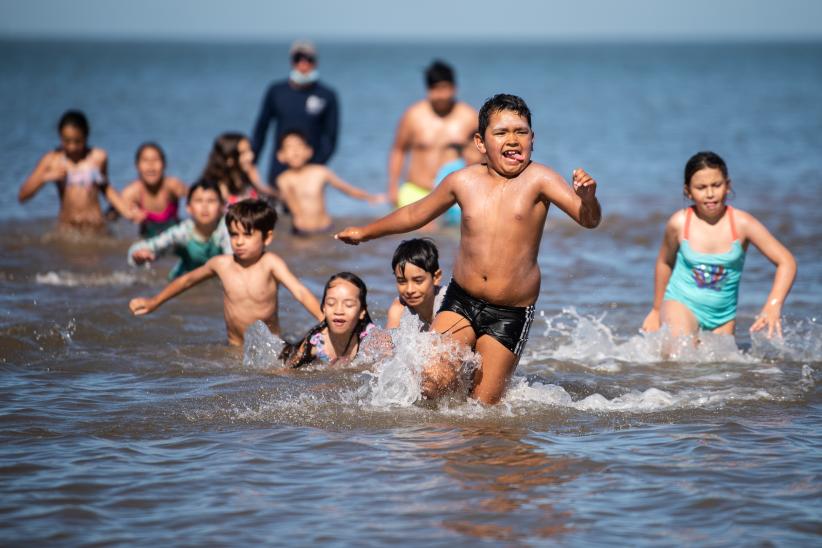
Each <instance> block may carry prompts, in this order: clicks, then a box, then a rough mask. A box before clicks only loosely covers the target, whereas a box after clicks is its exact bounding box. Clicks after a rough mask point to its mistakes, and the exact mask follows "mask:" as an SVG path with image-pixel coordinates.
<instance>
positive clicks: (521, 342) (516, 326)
mask: <svg viewBox="0 0 822 548" xmlns="http://www.w3.org/2000/svg"><path fill="white" fill-rule="evenodd" d="M446 311H448V312H454V313H456V314H459V315H460V316H462V317H463V318H465V319H466V320H468V321H469V322H470V323H471V327H472V328H473V329H474V333H476V334H477V338H478V339H479V338H480V337H481V336H483V335H489V336H490V337H493V338H494V339H496V340H497V341H499V342H500V343H501V344H502V345H503V346H504V347H505V348H507V349H508V350H510V351H511V352H512V353H513V354H515V355H516V356H517V358H519V357H520V356H521V355H522V350H523V349H524V348H525V343H526V342H528V330H529V329H530V328H531V322H532V321H534V306H533V305H531V306H502V305H498V304H491V303H489V302H486V301H483V300H482V299H477V298H475V297H472V296H471V295H469V294H468V293H466V292H465V290H464V289H463V288H461V287H460V286H459V285H457V282H455V281H454V280H453V279H451V282H450V283H449V284H448V289H447V290H446V291H445V297H444V298H443V300H442V306H440V309H439V312H446Z"/></svg>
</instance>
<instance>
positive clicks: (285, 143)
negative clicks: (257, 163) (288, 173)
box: [277, 129, 314, 169]
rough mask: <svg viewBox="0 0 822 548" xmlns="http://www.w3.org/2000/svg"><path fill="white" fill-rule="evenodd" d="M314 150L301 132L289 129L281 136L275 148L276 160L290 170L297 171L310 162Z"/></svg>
mask: <svg viewBox="0 0 822 548" xmlns="http://www.w3.org/2000/svg"><path fill="white" fill-rule="evenodd" d="M313 155H314V149H313V148H311V145H309V144H308V138H307V137H306V136H305V134H304V133H303V132H301V131H298V130H295V129H290V130H287V131H286V132H285V133H283V134H282V136H281V137H280V141H279V143H278V146H277V160H278V161H279V162H280V163H281V164H285V165H287V166H288V167H289V168H291V169H299V168H301V167H303V166H304V165H305V164H307V163H308V162H309V160H311V157H312V156H313Z"/></svg>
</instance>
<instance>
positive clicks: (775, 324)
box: [751, 299, 782, 339]
mask: <svg viewBox="0 0 822 548" xmlns="http://www.w3.org/2000/svg"><path fill="white" fill-rule="evenodd" d="M781 315H782V305H781V303H780V302H779V301H778V300H776V299H772V300H771V301H770V302H768V303H766V304H765V306H763V307H762V311H761V312H760V313H759V316H757V317H756V321H755V322H754V324H753V325H752V326H751V333H753V332H756V331H759V330H761V329H763V328H764V327H765V326H766V325H767V326H768V338H769V339H770V338H771V336H772V335H773V332H774V328H775V329H776V334H777V336H778V337H779V338H780V339H781V338H782V319H781Z"/></svg>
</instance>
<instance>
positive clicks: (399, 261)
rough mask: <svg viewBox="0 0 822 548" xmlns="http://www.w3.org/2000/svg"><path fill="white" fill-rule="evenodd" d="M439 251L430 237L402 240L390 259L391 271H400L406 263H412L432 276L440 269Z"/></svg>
mask: <svg viewBox="0 0 822 548" xmlns="http://www.w3.org/2000/svg"><path fill="white" fill-rule="evenodd" d="M439 257H440V252H439V250H438V249H437V246H436V244H435V243H434V240H432V239H431V238H413V239H411V240H403V241H402V242H400V245H398V246H397V249H395V250H394V257H393V258H392V259H391V271H392V272H394V273H397V272H398V271H399V272H400V273H402V272H403V271H405V267H406V265H408V264H412V265H414V266H416V267H418V268H420V269H422V270H423V271H425V272H428V273H429V274H431V275H432V276H433V275H435V274H436V273H437V272H439V270H440V263H439Z"/></svg>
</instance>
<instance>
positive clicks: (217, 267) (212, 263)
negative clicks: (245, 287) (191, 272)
mask: <svg viewBox="0 0 822 548" xmlns="http://www.w3.org/2000/svg"><path fill="white" fill-rule="evenodd" d="M233 264H234V256H233V255H217V256H215V257H212V258H210V259H209V260H208V261H207V262H206V265H207V266H209V267H210V268H211V269H212V270H214V271H215V272H217V273H220V272H222V271H225V269H227V268H229V267H231V266H232V265H233Z"/></svg>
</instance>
